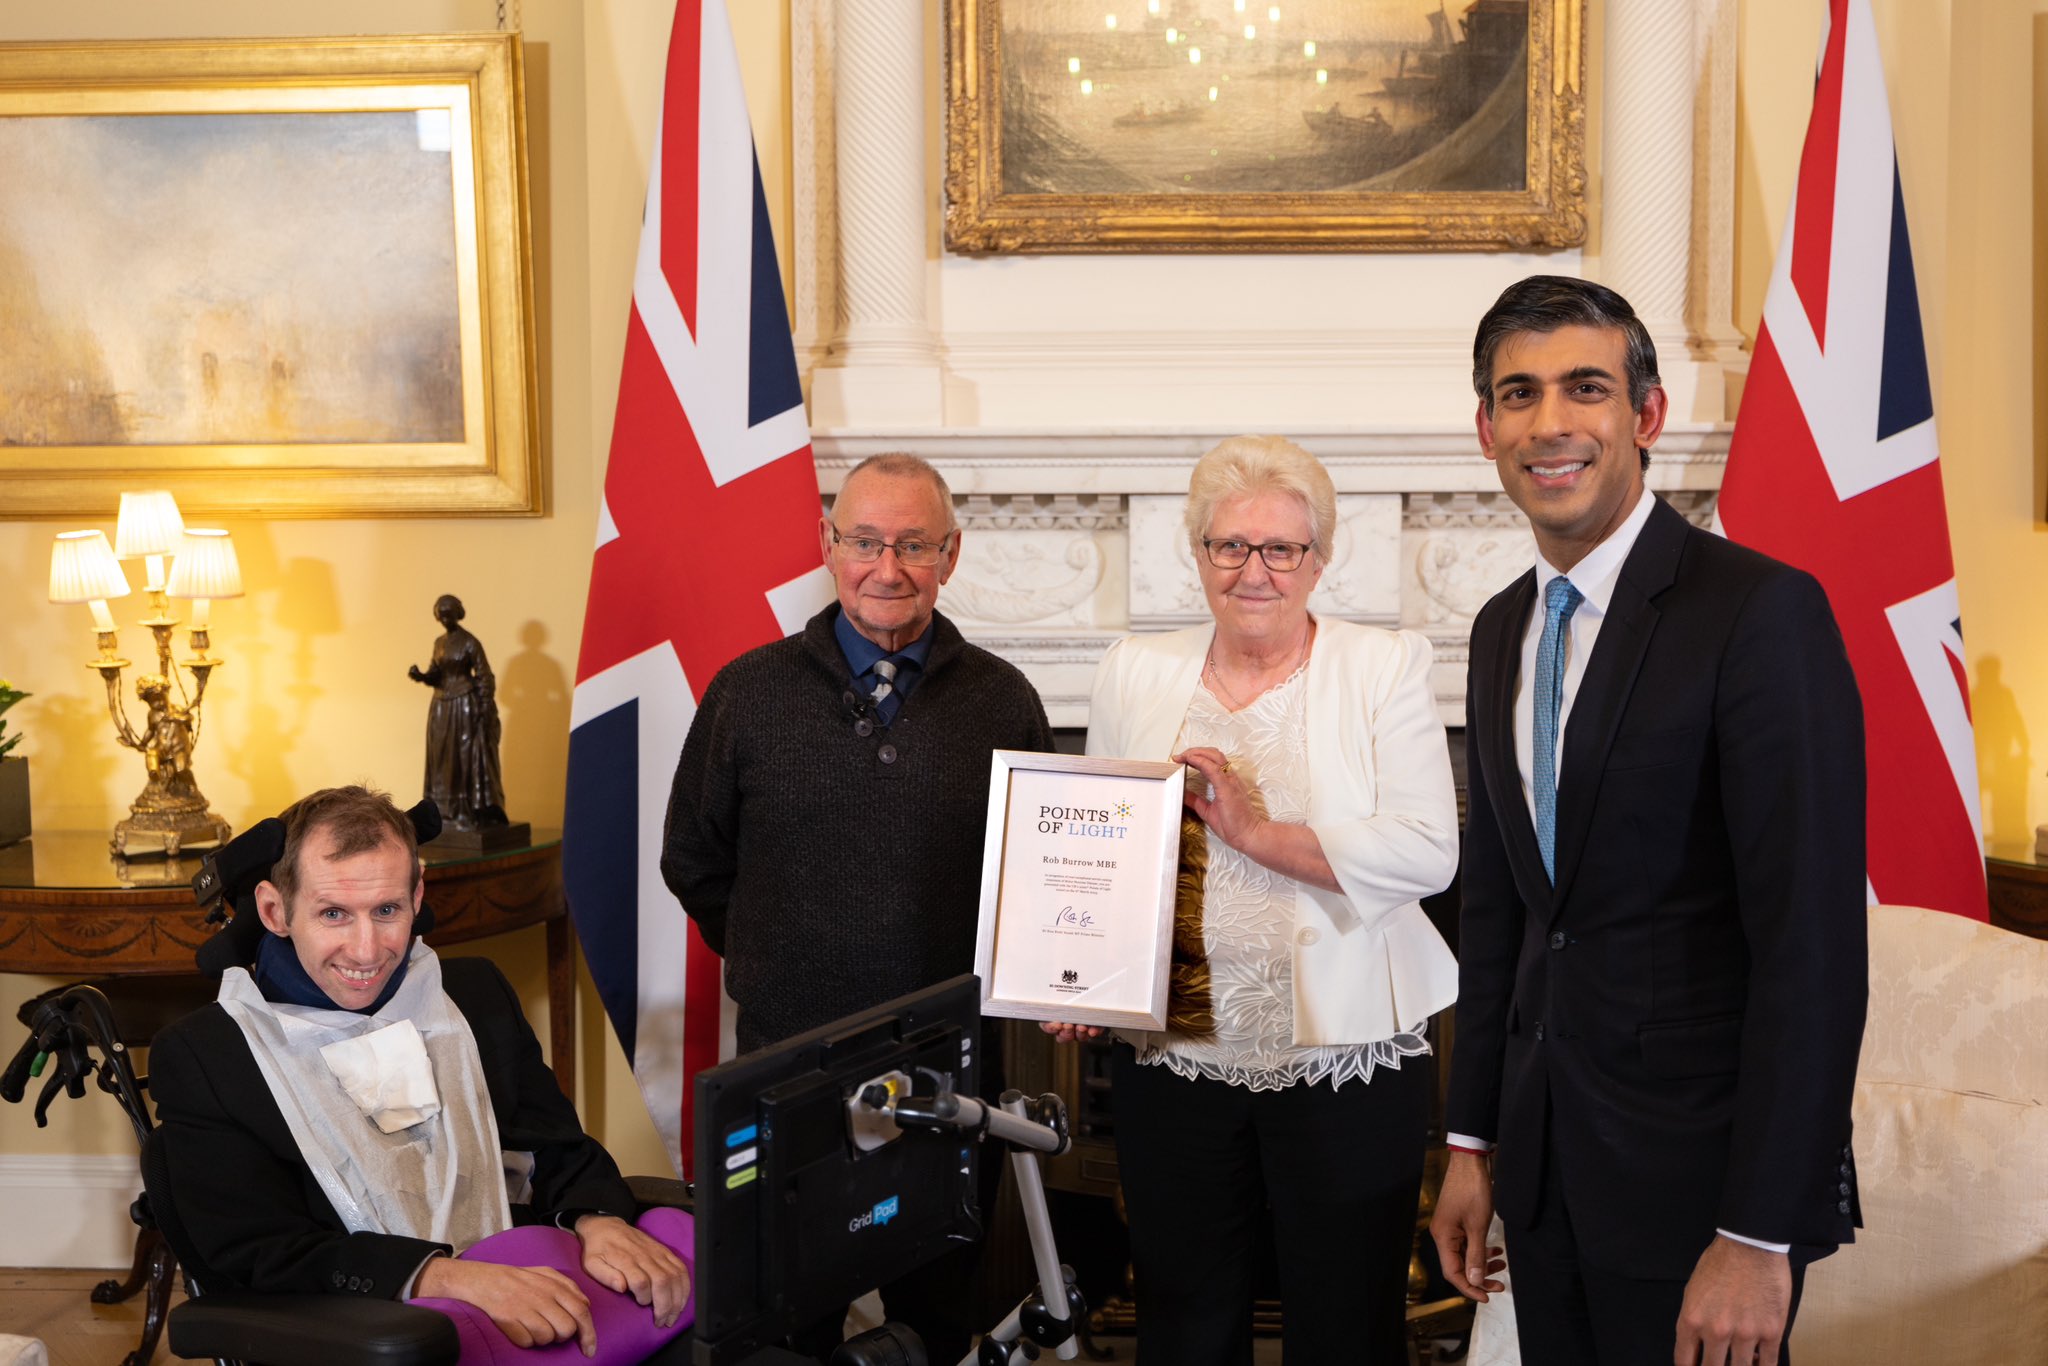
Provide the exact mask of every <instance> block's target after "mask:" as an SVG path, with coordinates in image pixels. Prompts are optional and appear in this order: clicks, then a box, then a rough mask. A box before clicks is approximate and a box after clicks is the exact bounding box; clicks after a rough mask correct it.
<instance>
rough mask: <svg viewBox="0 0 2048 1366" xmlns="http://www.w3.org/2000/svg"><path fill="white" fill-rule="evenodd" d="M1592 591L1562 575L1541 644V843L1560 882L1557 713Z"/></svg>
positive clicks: (1546, 867) (1552, 590) (1546, 606)
mask: <svg viewBox="0 0 2048 1366" xmlns="http://www.w3.org/2000/svg"><path fill="white" fill-rule="evenodd" d="M1585 600H1586V595H1585V594H1583V593H1581V592H1580V591H1579V590H1578V589H1577V588H1575V587H1573V586H1572V581H1571V580H1570V579H1568V578H1565V577H1564V576H1563V575H1562V574H1560V575H1558V576H1557V577H1556V578H1554V579H1552V580H1551V581H1550V586H1549V587H1547V588H1545V589H1544V590H1543V638H1542V639H1541V640H1539V641H1537V642H1536V726H1535V730H1536V735H1535V744H1534V749H1535V751H1536V753H1535V760H1536V774H1535V777H1534V779H1533V781H1532V782H1531V783H1530V787H1531V789H1532V791H1533V795H1534V796H1535V799H1536V843H1537V845H1538V847H1540V848H1541V849H1542V850H1543V872H1544V874H1545V876H1547V877H1548V878H1549V879H1550V880H1551V881H1552V882H1556V881H1557V713H1558V709H1559V708H1560V706H1562V704H1563V702H1564V642H1565V626H1566V623H1568V622H1569V621H1570V620H1571V619H1572V613H1574V612H1576V611H1578V610H1579V604H1580V603H1582V602H1584V601H1585Z"/></svg>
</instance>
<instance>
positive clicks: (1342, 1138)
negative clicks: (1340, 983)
mask: <svg viewBox="0 0 2048 1366" xmlns="http://www.w3.org/2000/svg"><path fill="white" fill-rule="evenodd" d="M1429 1065H1430V1064H1429V1060H1428V1059H1427V1058H1408V1059H1405V1060H1404V1065H1403V1066H1402V1067H1401V1068H1400V1069H1398V1070H1395V1069H1391V1068H1381V1069H1379V1070H1376V1071H1375V1072H1374V1073H1373V1075H1372V1080H1371V1082H1370V1083H1367V1082H1361V1081H1348V1082H1345V1083H1344V1085H1343V1086H1342V1087H1339V1088H1332V1087H1331V1086H1330V1084H1329V1083H1327V1082H1322V1083H1318V1084H1316V1085H1307V1084H1299V1083H1298V1084H1296V1085H1294V1086H1289V1087H1285V1088H1283V1089H1282V1090H1278V1091H1260V1092H1253V1091H1248V1090H1246V1089H1245V1088H1243V1087H1240V1086H1231V1085H1228V1084H1226V1083H1223V1082H1219V1081H1207V1080H1198V1081H1189V1080H1187V1079H1185V1078H1182V1077H1177V1076H1175V1075H1174V1074H1173V1073H1172V1072H1170V1071H1169V1070H1167V1069H1166V1068H1165V1067H1162V1066H1158V1065H1151V1066H1141V1065H1140V1064H1139V1063H1138V1061H1137V1057H1136V1055H1135V1054H1134V1053H1133V1052H1132V1051H1131V1049H1130V1048H1129V1047H1128V1046H1126V1045H1122V1044H1119V1045H1118V1046H1117V1049H1116V1053H1115V1063H1114V1067H1115V1072H1114V1076H1113V1081H1112V1085H1113V1087H1114V1094H1115V1097H1116V1146H1117V1162H1118V1165H1119V1167H1120V1168H1121V1170H1122V1179H1123V1190H1124V1203H1125V1206H1126V1208H1127V1209H1128V1210H1129V1212H1130V1220H1131V1260H1132V1262H1133V1264H1134V1265H1135V1267H1136V1270H1137V1277H1138V1285H1137V1292H1138V1361H1139V1364H1140V1366H1249V1363H1250V1362H1251V1359H1252V1274H1253V1260H1254V1256H1255V1249H1256V1247H1257V1244H1258V1233H1259V1226H1260V1221H1261V1220H1263V1219H1264V1218H1265V1217H1266V1210H1267V1208H1268V1207H1269V1206H1270V1208H1271V1210H1272V1219H1273V1234H1274V1242H1275V1245H1276V1247H1277V1250H1278V1253H1279V1263H1280V1300H1281V1314H1282V1316H1283V1318H1284V1320H1285V1328H1284V1335H1283V1337H1282V1351H1283V1353H1284V1356H1285V1360H1286V1361H1287V1362H1289V1363H1290V1364H1291V1366H1350V1364H1351V1363H1359V1362H1365V1363H1374V1366H1393V1364H1394V1363H1403V1362H1406V1361H1407V1359H1408V1358H1407V1348H1406V1345H1405V1334H1404V1324H1403V1315H1404V1312H1405V1310H1406V1307H1407V1287H1408V1259H1409V1256H1410V1254H1411V1251H1412V1248H1413V1245H1414V1236H1415V1201H1416V1196H1417V1194H1418V1193H1419V1191H1420V1189H1421V1185H1422V1149H1423V1142H1424V1138H1425V1135H1426V1132H1427V1128H1428V1123H1429V1116H1428V1095H1429Z"/></svg>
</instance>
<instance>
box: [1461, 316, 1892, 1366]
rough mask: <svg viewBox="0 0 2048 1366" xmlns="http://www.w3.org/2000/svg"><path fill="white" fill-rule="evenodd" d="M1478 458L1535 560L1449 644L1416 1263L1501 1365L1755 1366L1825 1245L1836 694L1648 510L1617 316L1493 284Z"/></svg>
mask: <svg viewBox="0 0 2048 1366" xmlns="http://www.w3.org/2000/svg"><path fill="white" fill-rule="evenodd" d="M1473 384H1474V387H1475V389H1476V390H1477V391H1478V394H1479V412H1478V425H1479V441H1480V446H1481V448H1482V450H1483V451H1484V453H1485V455H1486V457H1487V458H1488V459H1489V460H1491V461H1493V463H1494V467H1495V471H1496V473H1497V474H1498V475H1499V477H1500V481H1501V486H1502V487H1503V488H1504V489H1506V490H1507V493H1508V496H1509V497H1510V498H1512V499H1513V500H1514V502H1515V505H1516V506H1517V507H1519V508H1521V509H1522V511H1523V512H1524V513H1525V514H1526V515H1527V516H1528V518H1529V522H1530V526H1531V529H1532V530H1533V531H1534V532H1535V537H1536V549H1537V554H1538V560H1537V564H1536V566H1535V568H1534V569H1533V570H1532V571H1531V572H1529V573H1527V574H1524V575H1523V576H1522V577H1521V578H1519V579H1517V580H1516V581H1515V582H1514V583H1513V584H1512V585H1510V586H1509V587H1508V588H1507V589H1506V590H1505V591H1503V592H1502V593H1500V594H1499V595H1498V596H1496V597H1495V598H1494V599H1493V600H1492V601H1490V602H1489V603H1487V604H1486V606H1485V607H1484V608H1482V609H1481V611H1480V613H1479V616H1478V618H1477V619H1476V620H1475V621H1474V623H1473V628H1472V662H1471V675H1470V684H1469V688H1468V693H1467V702H1466V706H1467V714H1466V731H1465V736H1466V754H1467V760H1468V773H1469V788H1470V799H1471V800H1470V818H1469V821H1468V825H1467V831H1466V839H1465V852H1464V868H1463V880H1462V885H1463V898H1464V905H1463V911H1462V920H1461V930H1460V945H1459V953H1460V960H1461V961H1460V973H1459V1000H1458V1012H1457V1038H1456V1045H1455V1052H1454V1055H1453V1058H1452V1065H1451V1080H1450V1087H1449V1092H1448V1096H1447V1101H1446V1119H1445V1127H1446V1129H1447V1130H1448V1131H1449V1135H1450V1143H1451V1145H1452V1148H1453V1151H1452V1153H1451V1163H1450V1168H1449V1170H1448V1172H1447V1173H1446V1176H1445V1180H1444V1187H1443V1194H1442V1197H1441V1199H1440V1201H1439V1203H1438V1205H1437V1211H1436V1217H1435V1223H1434V1230H1433V1231H1434V1233H1435V1237H1436V1243H1437V1247H1438V1250H1439V1252H1440V1253H1441V1255H1442V1261H1443V1267H1444V1272H1445V1274H1446V1276H1447V1277H1448V1278H1449V1279H1450V1281H1451V1282H1452V1284H1453V1285H1455V1286H1457V1288H1458V1289H1459V1290H1461V1291H1463V1292H1464V1293H1465V1294H1467V1295H1470V1296H1471V1297H1472V1298H1474V1299H1478V1300H1484V1299H1486V1298H1487V1296H1488V1293H1489V1292H1498V1291H1499V1290H1500V1289H1501V1288H1502V1284H1501V1282H1499V1281H1497V1280H1492V1279H1488V1278H1489V1277H1490V1276H1492V1275H1494V1274H1495V1273H1496V1272H1497V1271H1498V1269H1499V1267H1500V1265H1501V1263H1500V1262H1499V1261H1498V1260H1497V1259H1496V1257H1497V1254H1498V1252H1499V1251H1500V1249H1498V1248H1489V1247H1488V1246H1487V1245H1486V1237H1487V1229H1488V1226H1489V1223H1490V1221H1491V1217H1492V1214H1493V1211H1494V1209H1495V1207H1496V1205H1497V1206H1498V1209H1499V1212H1500V1215H1501V1218H1502V1222H1503V1224H1504V1226H1505V1228H1506V1253H1507V1262H1508V1265H1509V1266H1510V1268H1511V1270H1512V1273H1513V1285H1514V1290H1515V1291H1517V1292H1519V1293H1517V1294H1516V1295H1515V1310H1516V1319H1517V1322H1518V1327H1519V1332H1520V1336H1521V1341H1522V1352H1523V1359H1524V1360H1525V1361H1527V1362H1529V1363H1531V1366H1538V1364H1539V1363H1560V1364H1561V1366H1584V1363H1589V1362H1599V1363H1602V1366H1642V1364H1643V1363H1658V1362H1665V1361H1673V1362H1676V1363H1679V1366H1692V1363H1695V1362H1698V1363H1704V1366H1720V1364H1721V1363H1723V1362H1733V1363H1748V1362H1750V1361H1751V1360H1752V1359H1755V1360H1760V1361H1763V1362H1766V1363H1771V1362H1776V1361H1778V1360H1780V1359H1781V1357H1780V1352H1781V1344H1782V1343H1783V1341H1784V1338H1785V1335H1786V1333H1787V1332H1788V1330H1789V1327H1790V1323H1791V1319H1792V1315H1793V1313H1794V1311H1795V1310H1796V1308H1797V1304H1798V1294H1799V1285H1800V1279H1801V1269H1802V1268H1803V1267H1804V1266H1805V1264H1806V1263H1807V1262H1809V1261H1811V1260H1812V1259H1813V1258H1816V1257H1819V1256H1824V1255H1826V1254H1827V1253H1828V1252H1830V1251H1832V1250H1833V1249H1834V1247H1835V1246H1836V1245H1837V1244H1839V1243H1842V1242H1845V1241H1848V1240H1849V1239H1850V1238H1851V1237H1853V1234H1852V1232H1851V1230H1852V1229H1853V1228H1854V1227H1855V1224H1856V1219H1857V1203H1856V1191H1855V1175H1854V1163H1853V1161H1852V1159H1851V1155H1850V1147H1849V1102H1850V1093H1851V1089H1852V1085H1853V1082H1854V1079H1855V1071H1856V1056H1857V1051H1858V1047H1859V1045H1860V1042H1861V1039H1862V1034H1863V1010H1864V999H1865V994H1866V983H1865V976H1866V967H1865V935H1864V907H1865V895H1866V894H1865V885H1866V884H1865V877H1864V818H1863V810H1864V784H1863V730H1862V709H1861V702H1860V699H1859V697H1858V694H1857V690H1856V682H1855V678H1854V676H1853V675H1852V674H1851V672H1850V668H1849V663H1848V659H1847V656H1846V654H1845V653H1844V650H1843V647H1842V640H1841V636H1840V633H1839V632H1838V631H1837V629H1836V626H1835V622H1834V617H1833V615H1832V613H1831V612H1830V610H1829V607H1828V603H1827V598H1826V595H1825V593H1824V592H1823V590H1822V589H1821V587H1820V586H1819V584H1817V583H1816V582H1815V581H1814V580H1813V579H1812V578H1811V577H1809V576H1808V575H1806V574H1804V573H1802V572H1800V571H1798V570H1795V569H1792V568H1790V567H1788V566H1786V565H1783V564H1779V563H1778V562H1776V561H1774V560H1770V559H1767V558H1766V557H1764V556H1762V555H1758V554H1756V553H1755V552H1753V551H1749V550H1746V549H1743V548H1742V547H1740V546H1736V545H1732V544H1730V543H1728V542H1727V541H1724V540H1722V539H1721V538H1719V537H1717V536H1713V535H1710V534H1708V533H1706V532H1702V531H1699V530H1697V529H1695V528H1694V527H1692V526H1690V525H1689V524H1688V523H1687V522H1686V521H1685V519H1684V518H1682V517H1681V516H1679V515H1678V514H1677V513H1675V512H1673V511H1672V510H1671V509H1670V507H1669V506H1667V505H1666V504H1664V503H1663V502H1661V501H1660V500H1658V499H1657V498H1656V497H1655V496H1654V495H1652V494H1650V493H1648V492H1647V491H1646V489H1645V487H1644V478H1643V471H1644V470H1645V469H1646V468H1647V467H1648V464H1649V454H1648V448H1649V447H1650V446H1651V445H1652V444H1653V443H1654V442H1655V441H1656V439H1657V436H1658V434H1659V432H1660V431H1661V430H1662V429H1663V425H1664V420H1665V415H1666V404H1667V400H1666V397H1665V394H1664V391H1663V389H1662V388H1661V387H1660V385H1659V383H1658V377H1657V359H1656V351H1655V349H1654V347H1653V346H1652V345H1651V342H1650V338H1649V334H1648V332H1647V331H1646V330H1645V329H1644V327H1643V325H1642V324H1641V322H1639V321H1638V320H1637V318H1636V316H1635V313H1634V311H1633V310H1632V309H1631V308H1630V307H1629V305H1628V303H1627V301H1626V300H1624V299H1622V298H1621V297H1620V296H1619V295H1617V294H1615V293H1614V292H1613V291H1612V290H1608V289H1605V288H1602V287H1601V286H1599V285H1595V284H1591V283H1588V282H1586V281H1582V280H1575V279H1566V278H1561V277H1555V276H1536V277H1532V278H1530V279H1527V280H1524V281H1522V282H1521V283H1519V284H1516V285H1514V286H1511V287H1510V288H1509V289H1508V290H1507V291H1506V292H1505V293H1504V294H1502V296H1501V297H1500V300H1499V301H1498V302H1497V303H1495V305H1494V306H1493V308H1492V309H1491V310H1490V311H1489V312H1488V313H1487V315H1486V317H1485V318H1484V319H1483V320H1482V321H1481V323H1480V325H1479V332H1478V337H1477V340H1476V341H1475V343H1474V346H1473Z"/></svg>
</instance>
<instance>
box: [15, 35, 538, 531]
mask: <svg viewBox="0 0 2048 1366" xmlns="http://www.w3.org/2000/svg"><path fill="white" fill-rule="evenodd" d="M0 183H4V184H5V185H6V187H7V190H6V193H7V197H8V202H7V205H6V209H5V211H4V212H0V313H4V314H5V315H6V316H7V317H8V319H9V325H8V328H7V329H5V331H6V333H7V334H8V335H7V336H0V515H7V516H84V515H104V514H107V513H109V512H111V511H112V510H113V507H114V504H115V502H116V496H117V493H118V492H119V490H121V489H124V488H135V487H137V486H144V487H159V488H169V489H171V490H172V491H173V492H174V493H176V495H177V497H178V501H179V503H180V504H181V505H182V506H183V507H184V508H185V509H186V511H187V512H188V513H195V512H216V513H229V514H235V513H260V514H262V515H264V516H269V517H278V516H286V517H290V516H298V517H358V516H379V517H391V516H398V517H407V516H412V517H428V516H432V517H443V516H537V515H539V514H541V513H542V512H544V511H545V488H544V479H543V471H542V456H541V427H540V402H539V379H538V372H537V367H536V356H535V334H534V311H533V269H532V252H531V245H530V230H529V226H528V191H527V169H526V113H525V94H524V74H523V59H522V51H521V47H520V42H519V39H518V37H517V35H513V34H464V35H446V36H429V37H396V38H336V39H322V38H294V39H289V40H251V41H195V42H184V41H167V42H146V43H143V42H135V43H129V42H107V43H8V44H0ZM10 338H11V340H10Z"/></svg>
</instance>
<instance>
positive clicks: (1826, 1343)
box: [1795, 906, 2048, 1366]
mask: <svg viewBox="0 0 2048 1366" xmlns="http://www.w3.org/2000/svg"><path fill="white" fill-rule="evenodd" d="M1855 1113H1856V1173H1857V1183H1858V1186H1859V1188H1860V1194H1861V1197H1862V1201H1863V1223H1864V1228H1863V1230H1862V1232H1860V1233H1858V1234H1857V1235H1856V1242H1855V1245H1854V1246H1852V1247H1845V1248H1843V1249H1842V1250H1841V1251H1840V1252H1837V1253H1836V1254H1835V1255H1834V1256H1832V1257H1829V1258H1827V1259H1826V1260H1824V1261H1820V1262H1816V1263H1814V1265H1813V1267H1812V1269H1811V1270H1809V1271H1808V1272H1807V1276H1806V1295H1805V1299H1804V1302H1803V1303H1802V1304H1801V1305H1800V1309H1799V1320H1798V1327H1797V1331H1796V1334H1795V1339H1796V1342H1797V1351H1796V1353H1795V1356H1796V1358H1797V1360H1798V1361H1799V1363H1800V1366H1850V1363H1857V1364H1858V1366H1862V1364H1863V1363H1878V1362H1917V1361H1930V1362H1931V1361H1951V1362H1967V1363H1972V1364H1973V1366H2007V1363H2013V1364H2014V1366H2017V1364H2018V1363H2025V1362H2039V1361H2044V1360H2048V942H2043V941H2041V940H2037V939H2029V938H2026V937H2025V936H2023V935H2017V934H2013V933H2011V932H2009V931H2006V930H2000V929H1994V928H1992V927H1991V926H1989V925H1985V924H1981V923H1979V922H1977V921H1973V920H1965V919H1963V918H1962V917H1961V916H1955V915H1945V914H1942V913H1940V912H1937V911H1923V910H1917V909H1914V908H1911V907H1905V906H1878V907H1875V908H1873V909H1872V910H1871V912H1870V1017H1869V1022H1868V1024H1866V1026H1865V1027H1864V1032H1863V1056H1862V1061H1861V1063H1860V1065H1859V1067H1858V1069H1857V1075H1856V1112H1855Z"/></svg>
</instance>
